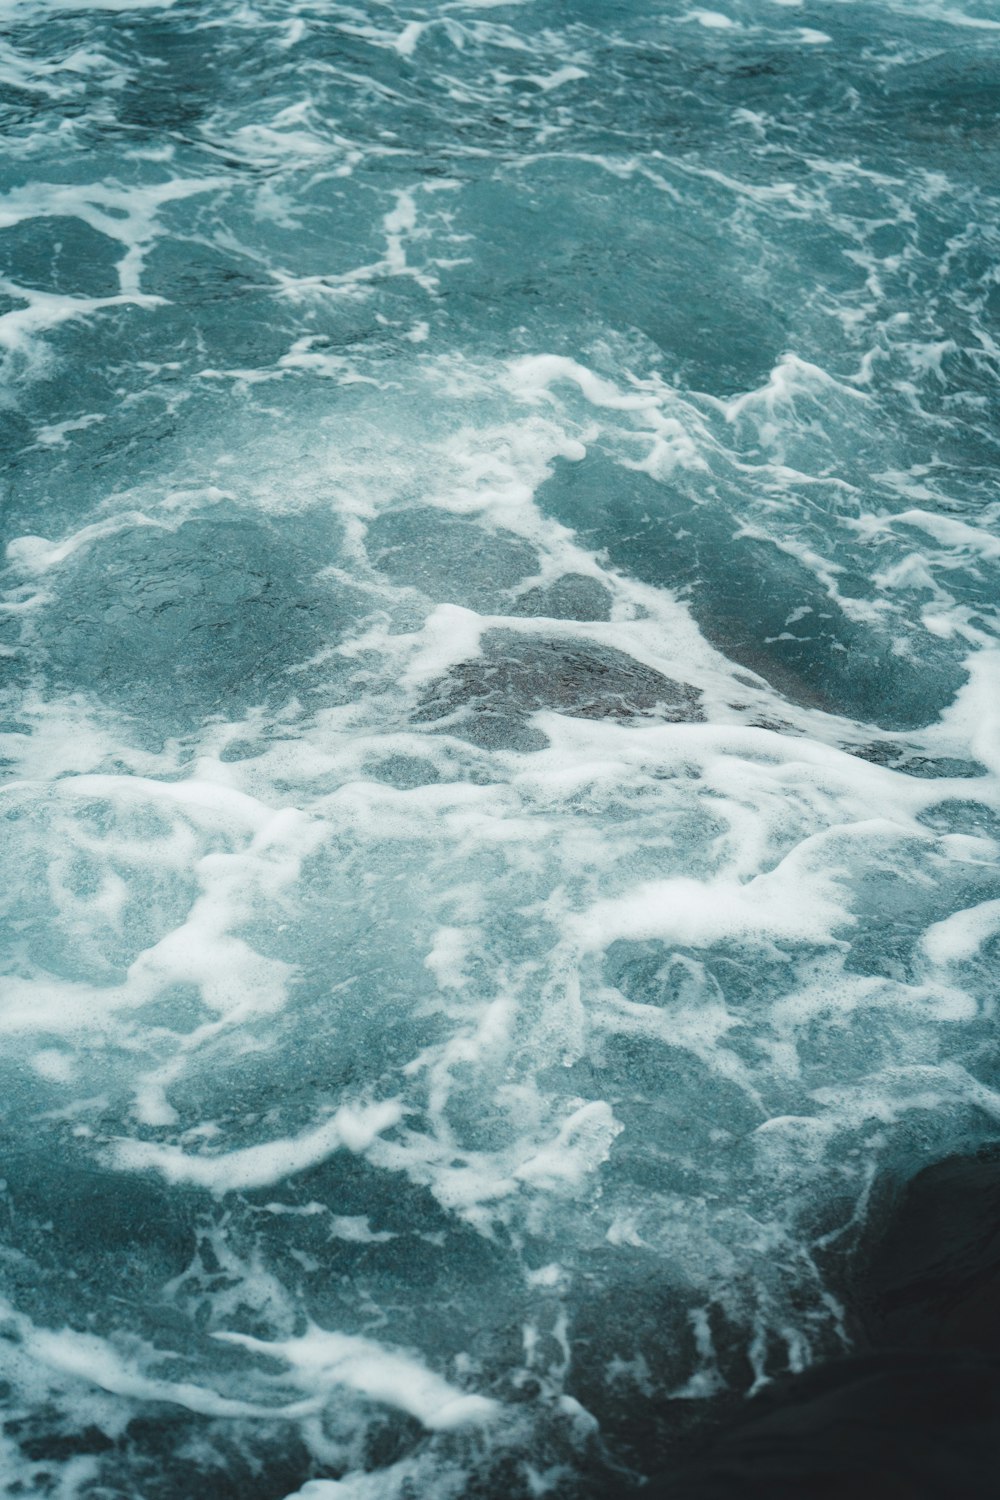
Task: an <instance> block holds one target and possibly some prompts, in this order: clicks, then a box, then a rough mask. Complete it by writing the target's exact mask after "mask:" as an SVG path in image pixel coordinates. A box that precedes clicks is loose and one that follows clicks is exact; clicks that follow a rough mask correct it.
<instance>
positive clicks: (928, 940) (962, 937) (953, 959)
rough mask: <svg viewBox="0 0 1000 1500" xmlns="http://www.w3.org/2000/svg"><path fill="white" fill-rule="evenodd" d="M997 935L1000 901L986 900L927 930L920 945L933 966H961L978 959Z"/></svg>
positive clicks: (999, 931) (999, 928)
mask: <svg viewBox="0 0 1000 1500" xmlns="http://www.w3.org/2000/svg"><path fill="white" fill-rule="evenodd" d="M998 933H1000V901H983V902H980V904H979V905H978V906H969V907H966V909H965V910H964V911H956V912H954V913H953V914H952V915H951V916H950V917H945V918H944V920H943V921H941V922H935V923H934V925H933V926H932V927H928V929H927V931H926V932H925V933H924V935H923V939H922V942H921V946H922V947H923V950H924V952H925V953H926V954H927V957H928V958H929V959H930V960H931V962H932V963H936V964H954V963H962V962H964V961H966V960H968V959H970V958H975V957H976V955H977V953H978V952H979V951H980V949H981V948H982V947H983V945H984V944H985V943H988V942H989V941H990V939H991V938H994V937H996V936H997V934H998Z"/></svg>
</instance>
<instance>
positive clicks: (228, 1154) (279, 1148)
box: [108, 1100, 403, 1195]
mask: <svg viewBox="0 0 1000 1500" xmlns="http://www.w3.org/2000/svg"><path fill="white" fill-rule="evenodd" d="M402 1117H403V1108H402V1106H401V1105H400V1103H399V1102H398V1101H397V1100H385V1101H383V1102H382V1103H381V1104H372V1105H366V1106H358V1107H354V1106H350V1105H342V1106H341V1107H340V1109H338V1110H337V1112H336V1114H335V1115H333V1116H332V1117H331V1118H330V1119H329V1120H327V1121H326V1122H325V1124H323V1125H318V1126H317V1127H316V1128H315V1129H314V1130H309V1131H306V1132H305V1133H304V1134H302V1135H299V1136H287V1137H285V1138H284V1139H282V1140H276V1141H267V1142H265V1143H262V1144H260V1145H257V1146H246V1147H244V1148H243V1149H242V1150H238V1151H225V1152H221V1153H219V1154H218V1155H216V1156H208V1155H202V1156H195V1155H192V1154H191V1153H190V1152H186V1151H183V1150H182V1149H181V1148H180V1147H178V1146H163V1145H158V1144H157V1143H156V1142H153V1141H137V1140H119V1141H115V1142H114V1144H113V1145H112V1146H111V1148H110V1150H109V1153H108V1155H109V1160H110V1162H111V1164H112V1165H113V1166H114V1167H115V1168H116V1169H117V1170H118V1171H120V1172H147V1171H152V1172H158V1173H159V1174H160V1176H161V1177H164V1178H165V1179H166V1181H167V1182H170V1183H190V1184H192V1185H193V1186H195V1187H201V1188H207V1189H208V1190H209V1191H210V1192H212V1193H215V1194H219V1195H221V1194H223V1193H238V1192H245V1191H248V1190H250V1189H253V1188H261V1187H271V1186H274V1185H275V1184H276V1183H279V1182H283V1181H284V1180H285V1178H287V1177H291V1176H293V1175H294V1174H295V1173H297V1172H304V1171H305V1170H306V1169H307V1168H308V1167H313V1166H316V1165H317V1164H318V1163H319V1162H321V1161H326V1159H327V1158H328V1157H330V1156H332V1155H333V1153H334V1152H335V1151H339V1150H342V1149H343V1150H347V1151H352V1152H354V1153H355V1154H360V1153H363V1152H365V1151H367V1149H368V1148H369V1146H370V1145H371V1144H372V1142H373V1141H374V1140H375V1138H376V1136H378V1135H380V1134H381V1133H382V1132H383V1131H385V1130H390V1129H391V1128H392V1127H393V1126H394V1125H397V1124H398V1123H399V1121H400V1120H401V1119H402Z"/></svg>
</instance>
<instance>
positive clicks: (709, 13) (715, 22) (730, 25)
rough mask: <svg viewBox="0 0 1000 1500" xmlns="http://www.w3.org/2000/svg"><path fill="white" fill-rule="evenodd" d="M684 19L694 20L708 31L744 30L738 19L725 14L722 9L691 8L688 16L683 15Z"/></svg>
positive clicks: (682, 18)
mask: <svg viewBox="0 0 1000 1500" xmlns="http://www.w3.org/2000/svg"><path fill="white" fill-rule="evenodd" d="M680 19H681V20H682V21H694V22H695V23H696V25H698V26H704V27H705V29H706V30H707V31H739V30H742V28H741V27H740V24H739V22H738V21H734V20H733V18H732V16H726V15H723V13H722V11H721V10H689V11H688V13H687V15H686V16H681V18H680Z"/></svg>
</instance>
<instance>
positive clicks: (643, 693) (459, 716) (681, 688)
mask: <svg viewBox="0 0 1000 1500" xmlns="http://www.w3.org/2000/svg"><path fill="white" fill-rule="evenodd" d="M482 644H483V655H482V656H481V657H477V658H476V659H475V660H474V661H467V662H462V663H460V664H459V665H458V666H457V667H454V668H453V669H452V671H451V672H450V673H449V675H448V677H447V678H446V679H444V680H443V681H442V682H440V683H437V684H435V686H434V687H433V688H432V689H431V690H430V691H429V692H428V693H427V695H426V696H425V698H424V701H423V703H422V704H421V706H420V708H419V709H418V711H417V714H416V716H415V717H416V718H417V720H418V721H420V720H423V721H424V722H432V723H433V722H438V721H441V727H442V728H444V727H447V728H448V729H450V730H451V731H452V732H453V733H455V734H460V735H461V736H462V737H463V738H464V739H468V740H472V741H473V743H474V744H479V745H485V746H489V747H490V748H504V749H511V750H533V749H540V748H541V747H542V746H544V744H545V743H546V742H545V739H544V736H543V735H541V734H540V733H539V732H538V731H535V730H532V729H531V727H530V726H529V725H527V724H526V722H525V720H526V719H527V717H528V715H529V714H532V713H535V712H537V711H538V710H539V709H546V708H547V709H553V710H555V712H557V713H562V714H569V715H571V716H573V717H574V718H580V719H607V718H610V719H631V718H636V717H640V716H641V717H654V716H655V717H656V718H659V719H661V720H665V721H666V722H668V723H682V722H686V721H692V720H694V721H700V720H701V719H702V718H703V717H704V715H703V714H702V711H701V706H700V702H701V694H700V692H699V691H698V690H697V688H693V687H691V686H690V685H689V684H688V683H686V682H674V681H673V679H672V678H669V677H664V676H663V674H662V673H660V672H657V671H655V670H654V669H653V668H652V667H647V666H644V665H643V663H642V662H639V661H636V660H635V659H634V658H633V657H631V656H627V655H626V654H625V653H624V652H623V651H615V650H613V649H612V648H611V647H609V646H601V645H597V644H595V643H594V642H591V641H584V640H571V641H566V640H553V639H551V638H549V637H544V636H522V635H515V634H514V633H513V632H508V631H502V630H498V631H488V632H487V633H486V635H484V637H483V642H482Z"/></svg>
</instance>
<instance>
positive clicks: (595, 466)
mask: <svg viewBox="0 0 1000 1500" xmlns="http://www.w3.org/2000/svg"><path fill="white" fill-rule="evenodd" d="M539 504H540V505H542V507H543V508H544V509H545V510H546V512H547V513H548V514H551V515H552V516H554V517H555V518H556V519H558V520H559V521H561V522H562V523H563V524H564V525H566V526H571V527H573V528H574V529H575V530H576V532H577V534H578V535H579V536H580V537H581V539H583V540H585V541H586V542H587V543H588V544H589V545H591V546H594V547H600V548H602V549H603V550H604V551H605V552H606V553H607V555H608V557H609V559H610V560H611V562H612V563H613V564H614V565H615V566H616V567H620V568H622V569H623V570H625V571H626V572H628V573H630V574H632V575H633V576H635V577H638V578H641V579H642V580H643V582H645V583H649V584H653V585H655V586H659V587H667V588H671V589H675V590H677V591H679V592H680V593H681V595H682V597H683V598H684V599H685V600H686V602H687V603H688V604H689V606H690V608H691V611H692V613H693V614H694V616H695V618H696V620H697V621H698V624H699V626H700V628H701V630H702V632H703V633H704V634H705V636H706V637H707V638H708V639H709V640H710V641H711V642H712V644H713V645H715V646H717V647H718V648H719V650H720V651H723V652H724V653H725V654H726V655H727V656H729V657H730V658H731V659H732V660H733V661H736V662H738V663H739V664H740V665H741V666H744V667H749V668H750V669H751V670H753V671H755V672H757V673H759V674H760V676H762V677H763V678H765V679H766V680H767V681H768V682H770V683H771V684H772V685H773V686H774V687H776V688H777V689H778V690H779V691H780V692H781V693H783V694H784V695H785V696H786V697H788V698H789V699H791V700H792V702H795V703H799V704H803V705H805V706H809V707H814V708H821V709H824V710H826V711H827V712H831V713H838V714H843V715H846V716H847V717H850V718H853V719H858V720H861V721H863V722H866V723H872V724H879V725H882V726H883V727H884V728H886V729H915V728H918V727H921V726H924V725H926V724H928V723H931V722H932V721H933V720H934V719H935V718H937V716H938V715H939V714H940V713H941V711H942V709H943V708H945V707H946V706H947V704H948V703H949V702H950V701H951V699H952V698H953V697H954V694H955V692H956V690H957V688H958V687H959V686H960V685H961V683H962V680H963V674H962V673H961V671H960V669H959V668H958V665H957V661H958V659H960V658H959V657H958V653H957V652H956V650H955V648H954V647H953V646H952V647H949V646H948V645H946V644H940V643H939V644H937V645H934V646H928V647H927V648H926V649H925V650H924V651H923V652H922V654H921V658H920V659H919V660H918V659H917V658H916V657H913V658H910V657H907V656H906V655H904V654H902V653H900V652H899V651H898V650H897V649H896V647H895V644H894V641H893V639H892V637H891V636H890V635H888V634H887V633H886V634H884V633H882V632H881V631H879V630H877V629H876V628H875V627H868V626H865V625H862V624H859V623H858V622H857V621H856V620H854V619H852V618H850V616H849V615H848V614H847V613H846V612H845V611H844V609H843V608H842V607H841V605H840V604H839V603H838V602H837V601H836V600H835V599H833V598H831V597H830V596H829V593H828V592H827V590H826V589H825V588H824V587H823V586H822V585H821V584H820V582H819V580H818V579H817V577H816V575H815V574H814V573H813V572H812V571H810V570H809V569H808V568H806V567H805V566H804V564H803V563H802V562H800V561H799V560H798V559H797V558H795V557H794V556H791V555H789V553H788V552H787V551H785V550H783V549H782V548H781V547H779V546H775V545H773V544H771V543H769V542H767V541H764V540H761V539H759V538H757V537H752V536H747V535H745V534H742V523H741V519H740V517H739V516H738V514H737V513H735V511H734V510H731V509H730V507H729V505H728V504H727V503H726V502H724V501H721V502H720V501H719V500H716V499H709V500H708V501H707V502H692V500H691V499H689V498H688V497H687V496H686V495H685V494H684V493H683V492H682V491H680V490H675V489H668V488H665V487H664V486H661V485H658V484H656V483H655V482H654V481H652V480H650V479H648V478H646V477H645V476H643V475H638V474H635V473H629V472H627V471H625V470H622V469H621V468H620V467H618V465H616V464H614V463H612V462H611V461H610V460H609V459H604V458H600V457H595V458H593V459H587V460H585V461H584V462H583V463H577V464H563V465H561V466H560V467H559V468H557V469H556V472H555V473H554V474H553V476H552V478H551V479H549V480H547V481H546V483H545V484H544V485H543V486H542V487H541V488H540V490H539Z"/></svg>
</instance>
